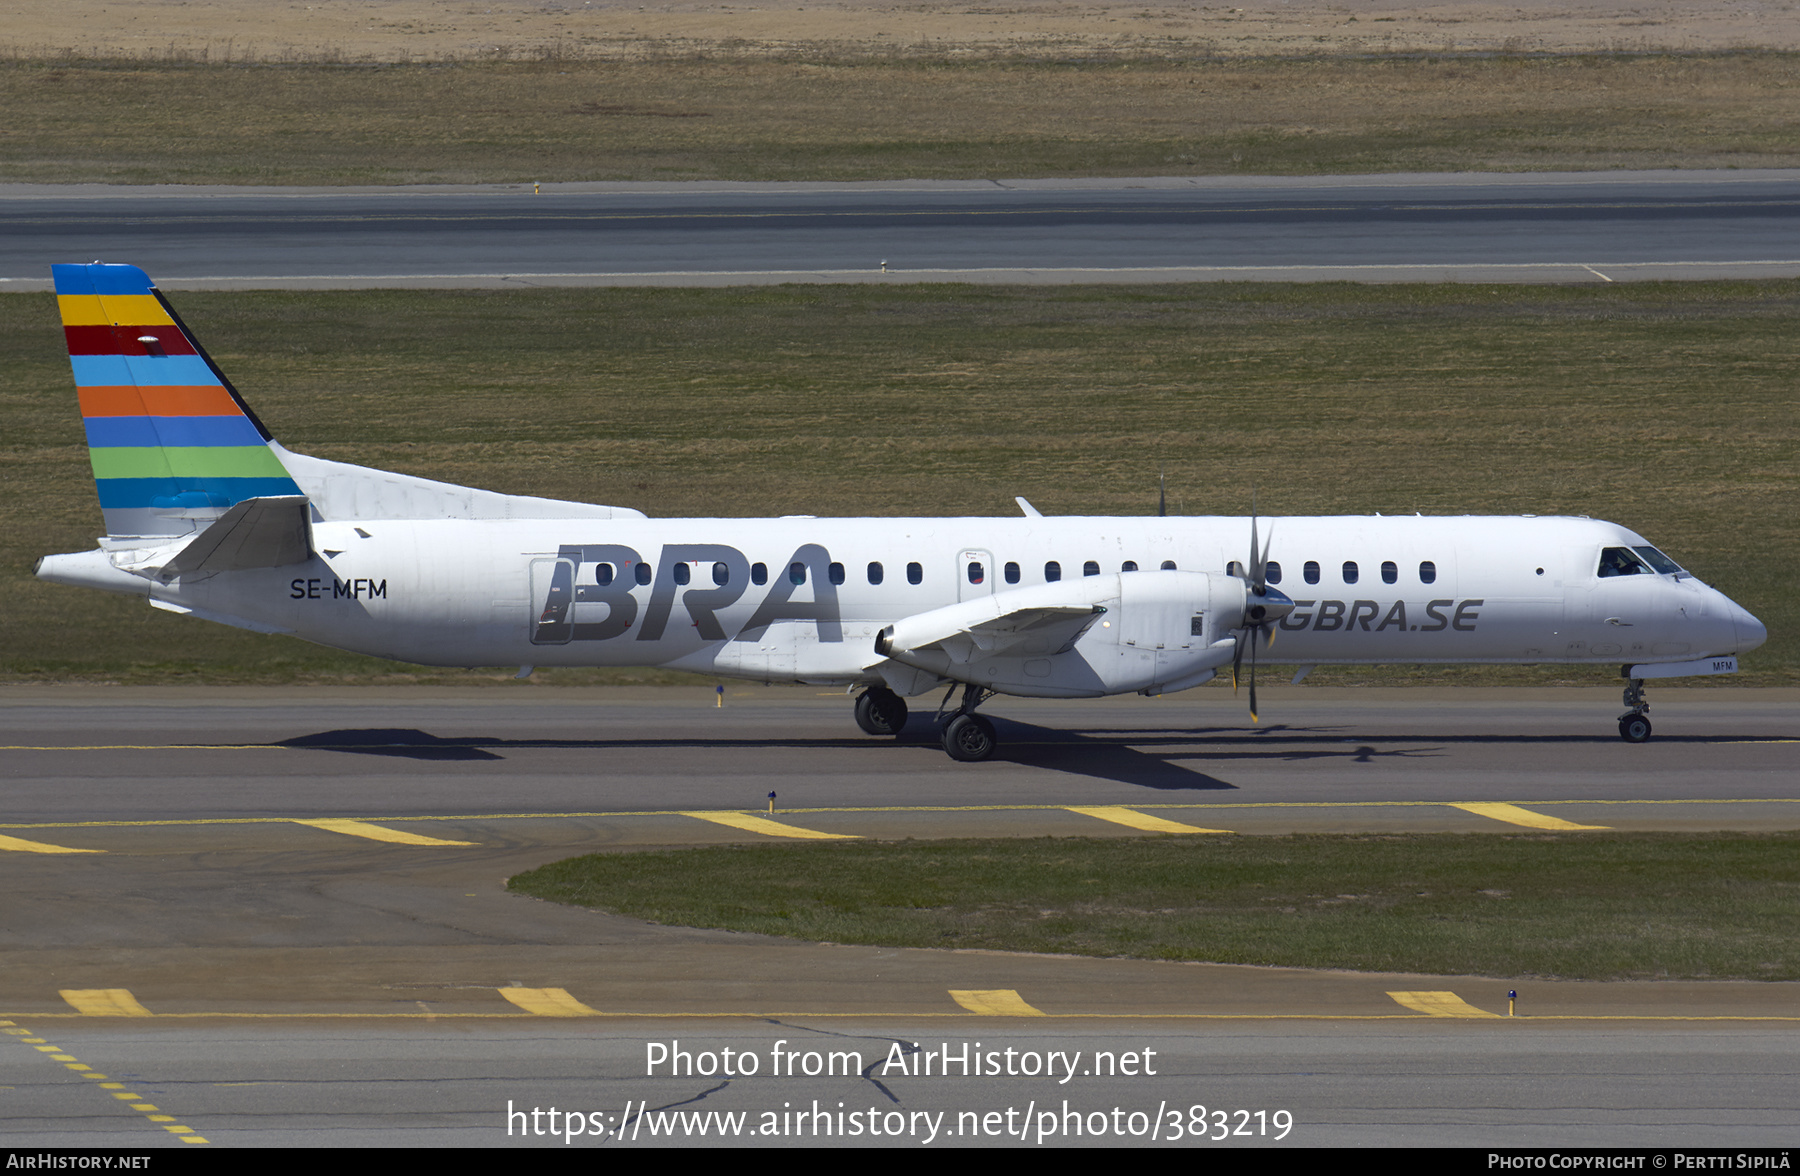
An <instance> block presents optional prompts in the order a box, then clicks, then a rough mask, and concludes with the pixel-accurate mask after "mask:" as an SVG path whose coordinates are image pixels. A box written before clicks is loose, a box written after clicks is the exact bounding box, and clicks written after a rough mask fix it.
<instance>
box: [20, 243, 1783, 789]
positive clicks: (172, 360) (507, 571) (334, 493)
mask: <svg viewBox="0 0 1800 1176" xmlns="http://www.w3.org/2000/svg"><path fill="white" fill-rule="evenodd" d="M54 272H55V276H56V293H57V301H58V304H59V306H60V308H61V311H62V320H63V325H64V328H65V330H66V333H67V335H68V342H69V362H70V364H71V365H72V366H73V368H74V373H75V383H76V386H77V388H78V390H79V396H80V402H81V414H82V418H83V420H84V421H85V423H86V426H87V437H88V446H89V454H90V456H91V457H92V460H93V468H94V477H95V479H96V481H97V482H98V485H99V492H100V506H101V511H102V513H103V514H104V516H105V520H106V532H107V534H106V536H105V537H104V538H102V539H101V540H100V541H99V547H98V548H97V549H96V550H92V551H85V552H80V553H75V554H69V555H50V556H46V557H44V558H43V559H42V560H40V561H39V563H38V568H37V574H38V575H39V576H41V577H42V578H44V579H46V580H52V581H55V582H57V583H62V584H75V585H80V586H83V587H88V588H99V589H103V590H106V591H111V592H126V593H135V594H137V595H139V596H144V597H147V598H148V599H149V601H150V604H151V605H152V606H154V607H156V608H161V609H168V610H170V611H172V612H177V613H186V614H189V615H191V616H194V617H198V618H201V619H203V620H210V621H218V622H221V623H223V624H227V625H236V626H239V627H241V628H245V629H251V630H255V631H257V632H262V633H290V634H293V635H294V636H297V637H302V638H305V639H306V640H308V641H314V642H318V643H319V644H322V645H329V646H334V647H336V648H339V649H347V650H354V651H356V652H359V653H367V654H374V655H376V656H379V657H388V658H396V659H399V660H402V661H409V662H418V663H423V664H427V665H441V666H491V665H520V666H524V667H531V666H552V665H554V666H608V665H611V666H662V667H666V668H668V669H675V670H690V671H694V672H696V673H702V674H708V675H717V676H722V677H730V678H743V679H747V680H750V681H756V682H802V683H809V684H820V685H824V684H829V685H841V686H845V687H847V688H848V689H850V690H860V693H859V694H858V696H857V699H856V710H855V714H856V721H857V723H858V724H859V725H860V726H861V727H862V729H863V730H864V731H866V732H868V733H869V734H871V735H890V734H895V733H897V732H898V731H899V730H900V729H901V727H902V725H903V724H904V723H905V721H906V716H907V705H906V702H905V701H904V700H905V699H906V698H910V697H912V696H915V695H919V694H922V693H925V692H926V691H930V690H933V689H934V688H941V687H945V686H948V687H949V692H948V693H946V694H945V696H944V701H943V703H942V704H941V705H940V707H939V710H940V714H941V717H942V718H943V719H944V720H945V721H943V722H942V725H941V735H942V740H943V745H944V749H945V750H946V751H947V752H948V753H949V754H950V755H951V756H953V757H955V758H957V759H959V760H980V759H985V758H986V757H987V756H989V755H990V754H991V753H992V752H993V749H994V743H995V741H994V728H993V725H992V724H991V723H990V722H988V720H987V719H986V718H985V717H983V716H982V715H980V714H978V713H977V712H976V707H978V706H979V705H980V704H981V703H982V702H984V701H986V700H987V699H988V698H990V697H992V696H993V695H995V694H1014V695H1025V696H1030V697H1037V698H1090V697H1098V696H1101V695H1109V694H1123V693H1127V692H1136V693H1139V694H1145V695H1156V694H1163V693H1168V692H1172V691H1177V690H1186V689H1188V688H1189V687H1193V686H1198V685H1200V684H1201V683H1203V682H1206V681H1208V680H1209V679H1211V678H1212V677H1213V676H1214V675H1215V674H1216V673H1217V672H1218V671H1219V670H1221V669H1222V668H1225V667H1228V666H1229V667H1230V668H1231V670H1232V672H1233V673H1234V674H1235V673H1237V672H1238V670H1239V669H1240V667H1241V664H1242V662H1243V661H1244V660H1245V658H1246V656H1247V657H1248V660H1249V661H1250V672H1251V678H1250V708H1251V713H1252V715H1254V714H1255V709H1256V700H1255V677H1254V673H1255V666H1256V663H1257V661H1258V660H1263V661H1279V662H1281V663H1284V664H1288V665H1299V666H1302V667H1306V668H1307V669H1310V668H1311V667H1312V666H1314V665H1317V664H1320V663H1335V664H1345V663H1351V664H1371V663H1389V662H1407V663H1427V664H1429V663H1477V662H1478V663H1487V664H1496V663H1534V662H1535V663H1557V664H1564V665H1570V664H1593V665H1609V666H1612V665H1617V666H1620V667H1621V669H1620V673H1621V676H1622V677H1623V678H1625V679H1626V680H1627V682H1628V685H1627V688H1626V690H1625V705H1626V707H1627V708H1628V709H1627V711H1626V713H1625V714H1624V715H1622V716H1620V718H1619V733H1620V734H1621V735H1622V736H1624V738H1625V739H1627V740H1629V741H1631V742H1634V743H1637V742H1642V741H1643V740H1645V739H1647V738H1648V737H1649V735H1650V720H1649V718H1648V717H1647V712H1648V710H1649V706H1648V704H1647V703H1646V702H1645V700H1644V680H1645V679H1648V678H1665V677H1678V676H1683V675H1694V674H1720V673H1730V672H1733V671H1735V670H1736V669H1737V656H1736V655H1737V654H1739V653H1741V652H1743V651H1745V650H1749V649H1754V648H1756V647H1757V646H1759V645H1761V644H1762V643H1763V640H1764V638H1765V637H1766V632H1765V630H1764V629H1763V626H1762V624H1761V623H1760V622H1758V621H1757V620H1756V618H1755V617H1752V616H1751V615H1750V614H1749V613H1748V612H1746V611H1745V610H1744V609H1742V608H1740V607H1739V606H1738V605H1737V604H1735V603H1733V602H1732V601H1731V600H1729V599H1727V598H1726V597H1725V596H1724V595H1723V594H1721V593H1719V592H1717V591H1715V590H1714V589H1712V588H1709V587H1708V586H1706V585H1705V584H1703V583H1701V582H1700V581H1699V580H1697V579H1696V578H1694V577H1693V576H1692V575H1691V574H1689V573H1688V572H1686V571H1684V570H1683V569H1682V568H1681V567H1680V566H1679V565H1678V564H1676V563H1675V562H1674V561H1673V560H1671V559H1670V558H1669V557H1667V556H1666V555H1664V554H1663V553H1662V552H1661V551H1658V550H1657V549H1656V548H1655V547H1653V546H1651V545H1650V543H1649V542H1648V541H1647V540H1645V539H1644V538H1643V536H1641V535H1638V534H1636V533H1635V532H1633V531H1631V530H1628V529H1627V528H1625V527H1621V526H1618V525H1617V524H1614V523H1607V522H1600V521H1597V520H1593V519H1586V518H1536V517H1531V516H1523V517H1472V516H1464V517H1444V518H1425V517H1410V518H1409V517H1382V516H1379V515H1377V516H1373V517H1360V516H1350V517H1337V518H1277V519H1270V520H1262V521H1260V522H1259V521H1258V520H1257V519H1256V518H1254V517H1251V518H1172V517H1166V516H1162V515H1158V516H1156V517H1142V518H1078V517H1047V516H1043V515H1040V514H1039V513H1038V512H1037V511H1036V510H1034V509H1032V507H1031V505H1030V504H1029V503H1027V502H1026V501H1025V500H1024V499H1019V500H1018V501H1019V505H1020V507H1021V510H1022V515H1021V517H1018V518H936V519H933V518H911V519H906V518H892V519H888V518H878V519H827V518H812V517H794V518H779V519H739V518H733V519H650V518H647V517H645V516H644V515H643V514H642V513H640V512H638V511H636V510H631V509H627V508H623V507H616V506H594V505H589V504H586V503H577V502H559V501H554V500H551V499H544V498H528V497H518V496H513V495H505V494H496V493H492V492H490V491H485V490H476V489H470V488H468V487H463V486H453V485H449V484H446V483H443V482H434V481H429V480H427V479H424V478H415V477H409V476H406V475H403V474H395V473H387V472H383V471H381V470H374V469H366V468H364V467H361V466H354V465H346V464H343V463H341V462H334V461H323V460H320V459H318V458H314V457H306V456H303V455H301V454H297V453H291V452H289V451H288V450H286V449H284V448H283V447H282V446H280V445H279V444H277V443H276V442H275V440H274V437H273V435H272V434H271V433H270V432H269V430H268V429H267V428H266V427H264V425H263V423H262V422H261V421H259V420H258V419H257V417H256V414H255V413H253V412H252V411H251V410H250V408H249V406H248V405H247V404H245V402H244V400H243V398H242V397H241V396H239V395H238V393H237V391H236V390H235V389H234V388H233V387H232V386H231V384H230V383H229V382H228V381H227V380H226V379H225V377H224V375H223V374H222V373H221V372H220V371H219V368H218V366H217V365H216V364H214V363H213V361H212V359H211V358H210V357H209V356H208V355H207V354H206V352H205V351H204V350H202V349H201V348H200V346H199V345H198V344H197V343H196V342H195V341H194V338H193V336H192V334H191V333H190V332H189V331H188V330H187V329H186V327H185V326H184V325H183V324H182V322H181V320H180V319H179V317H177V316H176V314H175V313H174V311H173V310H172V309H171V308H170V306H169V304H168V302H167V300H166V299H165V298H164V297H163V296H162V294H161V293H160V292H158V291H157V290H156V289H155V288H154V287H152V286H151V284H150V280H149V279H148V278H147V277H146V276H145V275H144V273H143V271H142V270H139V269H137V268H135V267H133V266H126V265H101V264H94V265H59V266H56V267H54ZM1239 553H1242V558H1241V559H1238V558H1234V557H1235V556H1238V555H1239ZM1276 633H1279V634H1280V641H1279V643H1278V644H1277V645H1276V646H1275V647H1274V648H1273V649H1268V648H1267V647H1268V642H1269V639H1270V638H1271V637H1272V636H1273V635H1274V634H1276ZM1265 650H1267V653H1275V652H1279V657H1278V658H1272V657H1269V656H1267V653H1265ZM1305 672H1306V669H1302V670H1301V671H1300V673H1299V674H1298V675H1296V677H1295V680H1296V681H1297V680H1298V679H1299V677H1301V676H1303V675H1304V674H1305ZM958 687H960V688H961V691H962V694H961V699H960V705H957V706H955V707H954V708H951V706H950V704H951V700H952V698H953V697H954V695H955V692H956V690H957V688H958Z"/></svg>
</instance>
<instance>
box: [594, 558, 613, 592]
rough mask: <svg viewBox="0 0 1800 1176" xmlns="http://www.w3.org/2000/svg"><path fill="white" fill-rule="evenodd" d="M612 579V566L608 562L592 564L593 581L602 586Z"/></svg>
mask: <svg viewBox="0 0 1800 1176" xmlns="http://www.w3.org/2000/svg"><path fill="white" fill-rule="evenodd" d="M612 581H613V566H612V565H611V564H609V563H603V564H595V565H594V583H596V584H598V585H600V586H601V587H602V588H604V587H606V586H607V585H608V584H610V583H612Z"/></svg>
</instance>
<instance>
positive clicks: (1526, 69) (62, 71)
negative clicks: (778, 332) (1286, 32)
mask: <svg viewBox="0 0 1800 1176" xmlns="http://www.w3.org/2000/svg"><path fill="white" fill-rule="evenodd" d="M1796 80H1800V55H1797V54H1792V53H1780V52H1741V53H1719V54H1697V55H1686V54H1647V55H1629V56H1608V55H1589V56H1507V55H1487V56H1483V55H1468V56H1459V55H1455V54H1448V55H1443V56H1434V57H1391V58H1362V57H1327V58H1262V59H1249V60H1228V59H1200V60H1154V59H1152V60H1122V61H1121V60H1104V61H1093V60H1089V61H1042V60H1036V61H1034V60H1021V59H1006V60H977V61H951V60H941V59H940V60H930V59H926V60H917V61H891V60H889V61H884V60H878V59H877V60H870V59H860V60H859V59H846V60H835V61H834V60H805V61H803V60H787V61H766V60H671V61H658V62H640V63H621V62H596V61H568V60H556V61H545V62H437V63H431V64H419V65H367V64H364V65H343V64H321V63H303V62H291V63H282V64H249V65H246V64H212V65H206V64H194V63H179V62H168V63H152V62H142V61H95V60H81V59H69V58H57V59H54V60H11V61H0V110H5V111H6V112H7V117H6V124H5V126H4V128H0V180H5V181H15V182H20V181H33V182H44V183H77V182H97V183H115V184H116V183H141V184H152V183H155V184H162V183H176V184H281V185H288V184H414V183H475V182H495V183H523V184H529V183H532V182H534V181H545V182H550V181H578V180H581V181H592V180H740V181H755V180H809V181H811V180H879V179H900V178H918V179H977V178H986V179H993V178H1008V177H1028V176H1029V177H1044V176H1143V175H1320V174H1344V173H1366V172H1395V171H1428V172H1437V171H1443V172H1451V171H1574V170H1589V169H1610V168H1669V167H1679V168H1696V167H1705V168H1730V167H1737V168H1764V167H1794V166H1800V140H1796V138H1795V136H1794V134H1793V127H1794V125H1795V123H1796V122H1797V121H1800V86H1796V84H1795V82H1796Z"/></svg>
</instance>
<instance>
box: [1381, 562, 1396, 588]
mask: <svg viewBox="0 0 1800 1176" xmlns="http://www.w3.org/2000/svg"><path fill="white" fill-rule="evenodd" d="M1399 580H1400V565H1399V564H1397V563H1395V562H1394V561H1393V560H1391V559H1384V560H1382V561H1381V582H1382V583H1383V584H1395V583H1398V582H1399Z"/></svg>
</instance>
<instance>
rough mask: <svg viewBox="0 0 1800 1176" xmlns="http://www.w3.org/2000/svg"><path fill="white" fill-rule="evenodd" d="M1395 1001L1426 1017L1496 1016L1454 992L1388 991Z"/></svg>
mask: <svg viewBox="0 0 1800 1176" xmlns="http://www.w3.org/2000/svg"><path fill="white" fill-rule="evenodd" d="M1388 995H1389V996H1391V997H1393V998H1394V1000H1395V1001H1396V1002H1398V1003H1399V1004H1401V1005H1404V1006H1405V1007H1407V1008H1409V1009H1411V1010H1412V1011H1413V1012H1415V1013H1424V1014H1425V1015H1426V1016H1427V1017H1498V1016H1499V1015H1500V1014H1499V1013H1490V1012H1487V1011H1486V1010H1484V1009H1478V1008H1476V1007H1475V1006H1474V1005H1472V1004H1470V1003H1469V1002H1468V1001H1465V1000H1464V999H1463V998H1462V997H1460V996H1458V995H1456V994H1455V993H1454V992H1390V993H1388Z"/></svg>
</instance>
